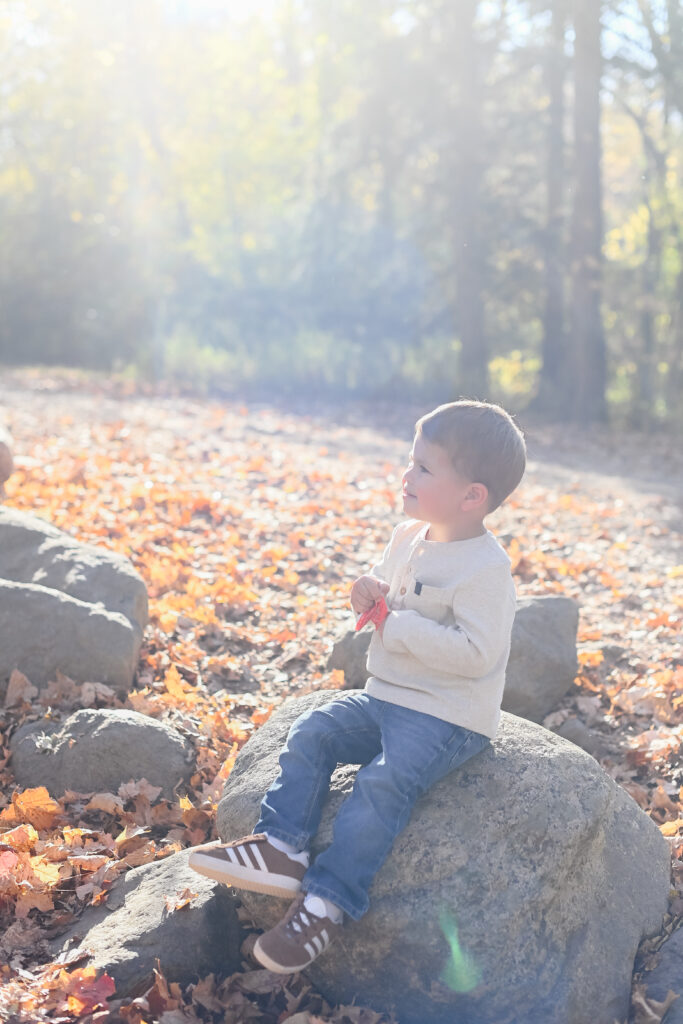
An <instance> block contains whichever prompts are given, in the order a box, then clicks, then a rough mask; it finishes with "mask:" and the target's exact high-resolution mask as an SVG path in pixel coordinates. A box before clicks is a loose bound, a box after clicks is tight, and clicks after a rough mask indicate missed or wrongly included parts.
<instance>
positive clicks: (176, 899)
mask: <svg viewBox="0 0 683 1024" xmlns="http://www.w3.org/2000/svg"><path fill="white" fill-rule="evenodd" d="M198 895H199V893H196V892H192V890H191V889H183V891H182V892H181V893H176V895H175V896H164V903H165V904H166V909H167V910H168V912H169V913H173V911H175V910H182V909H183V907H188V906H189V905H190V903H192V901H193V900H196V899H197V896H198Z"/></svg>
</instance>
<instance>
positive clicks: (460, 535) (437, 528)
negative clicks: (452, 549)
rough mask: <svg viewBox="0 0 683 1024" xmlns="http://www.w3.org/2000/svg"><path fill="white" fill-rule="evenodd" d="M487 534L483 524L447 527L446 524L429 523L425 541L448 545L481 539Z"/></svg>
mask: <svg viewBox="0 0 683 1024" xmlns="http://www.w3.org/2000/svg"><path fill="white" fill-rule="evenodd" d="M486 532H487V530H486V526H485V525H484V523H483V522H479V523H468V524H467V525H463V524H461V525H459V526H449V525H448V524H447V523H430V524H429V526H428V528H427V532H426V533H425V540H431V541H435V542H436V543H442V544H448V543H449V542H450V541H454V540H471V539H472V538H473V537H483V536H484V534H485V533H486Z"/></svg>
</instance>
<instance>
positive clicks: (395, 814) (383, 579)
mask: <svg viewBox="0 0 683 1024" xmlns="http://www.w3.org/2000/svg"><path fill="white" fill-rule="evenodd" d="M525 465H526V445H525V441H524V437H523V434H522V432H521V431H520V430H519V428H518V427H517V426H516V424H515V423H514V422H513V420H512V418H511V417H510V416H509V414H508V413H507V412H505V411H504V410H503V409H502V408H500V406H497V405H492V404H489V403H486V402H479V401H470V400H464V399H462V400H460V401H457V402H451V403H447V404H445V405H440V406H439V407H438V408H436V409H435V410H434V411H433V412H431V413H429V414H427V415H425V416H423V417H421V418H420V419H419V420H418V421H417V423H416V425H415V439H414V443H413V448H412V451H411V453H410V458H409V462H408V466H407V468H406V470H405V472H404V474H403V506H404V509H405V512H406V514H407V516H409V517H410V518H408V519H407V520H406V521H404V522H401V523H399V525H398V526H397V527H396V528H395V529H394V531H393V533H392V535H391V539H390V540H389V543H388V544H387V546H386V549H385V551H384V554H383V556H382V558H381V560H380V561H379V562H378V563H377V564H376V565H374V566H373V567H372V569H371V571H370V573H369V574H368V575H364V576H361V577H360V578H359V579H357V580H356V581H355V583H354V584H353V586H352V588H351V606H352V608H353V610H354V612H356V614H357V615H358V616H360V614H362V613H363V612H365V611H368V610H369V609H371V608H372V607H373V605H374V604H375V602H377V600H378V599H379V598H382V597H383V598H384V599H385V601H386V604H387V607H388V608H389V614H388V615H387V617H386V618H385V619H384V620H383V621H382V622H381V623H380V625H379V626H378V627H377V628H376V630H375V632H374V633H373V635H372V637H371V640H370V647H369V649H368V658H367V668H368V671H369V672H371V673H372V674H371V676H370V678H369V679H368V680H367V683H366V685H365V689H364V690H363V691H362V692H360V693H358V692H356V693H349V694H345V695H341V696H339V697H336V698H335V699H334V700H331V701H330V702H329V703H328V704H325V705H323V706H322V707H319V708H317V709H315V710H313V711H308V712H306V713H304V714H302V715H300V717H299V718H298V719H297V720H296V721H295V722H294V723H293V725H292V727H291V729H290V731H289V735H288V737H287V741H286V744H285V747H284V750H283V751H282V754H281V755H280V761H279V763H280V772H279V774H278V776H277V778H276V779H275V781H274V782H273V784H272V785H271V787H270V788H269V790H268V792H267V793H266V794H265V796H264V798H263V801H262V804H261V812H260V817H259V821H258V822H257V823H256V825H255V827H254V833H253V834H252V835H249V836H245V837H244V838H242V839H236V840H234V841H233V842H230V843H214V844H208V845H206V846H204V847H197V848H196V849H195V850H193V851H192V853H191V854H190V858H189V863H190V865H191V867H193V868H194V869H195V870H196V871H198V872H200V874H203V875H208V876H209V877H210V878H214V879H217V880H219V881H221V882H225V883H226V884H228V885H234V886H236V887H238V888H242V889H251V890H255V891H257V892H265V893H271V894H273V895H277V896H290V897H291V896H296V899H295V900H294V902H293V903H292V905H291V907H290V908H289V910H288V912H287V913H286V915H285V916H284V918H283V919H282V921H281V922H280V923H279V924H277V925H276V926H275V927H274V928H271V929H270V930H269V931H267V932H265V933H264V934H263V935H261V936H260V937H259V938H258V940H257V942H256V945H255V947H254V955H255V956H256V958H257V959H258V960H259V962H260V963H261V964H263V966H264V967H267V968H268V969H269V970H271V971H277V972H280V973H290V972H294V971H299V970H302V969H303V968H304V967H307V966H308V964H310V963H311V962H312V961H313V960H314V959H315V958H316V957H317V956H318V955H319V954H320V953H321V952H322V951H323V950H324V949H325V948H326V947H327V945H328V944H329V943H330V941H331V940H332V939H333V937H334V936H335V934H336V933H337V932H338V930H339V928H340V927H341V926H342V924H343V917H344V914H348V915H349V917H351V918H353V919H354V920H358V919H359V918H360V917H362V915H363V914H364V913H365V912H366V911H367V909H368V906H369V901H368V890H369V888H370V885H371V882H372V879H373V877H374V875H375V874H376V872H377V871H378V870H379V868H380V867H381V865H382V864H383V863H384V861H385V860H386V858H387V856H388V854H389V852H390V850H391V847H392V844H393V842H394V840H395V838H396V836H397V835H398V833H399V832H400V831H401V829H402V828H403V827H404V826H405V825H406V823H407V821H408V818H409V816H410V813H411V810H412V807H413V804H414V803H415V801H416V799H417V798H418V797H419V796H420V795H421V794H422V793H424V792H425V791H426V790H427V789H428V788H429V787H430V786H432V785H434V783H435V782H437V781H438V780H439V779H440V778H442V777H443V776H444V775H446V774H447V773H448V772H450V771H452V770H453V769H455V768H456V767H458V766H459V765H461V764H463V762H465V761H466V760H468V759H469V758H471V757H473V756H475V755H476V754H477V753H479V752H480V751H481V750H483V749H484V748H485V747H487V746H489V745H490V743H491V740H492V739H493V738H494V737H495V734H496V730H497V727H498V722H499V720H500V705H501V701H502V698H503V687H504V684H505V667H506V664H507V660H508V655H509V652H510V637H511V632H512V623H513V620H514V616H515V608H516V594H515V585H514V581H513V578H512V574H511V571H510V564H511V563H510V559H509V557H508V555H507V554H506V552H505V551H504V549H503V548H502V547H501V545H500V544H499V543H498V541H497V540H496V538H495V537H494V535H493V534H492V533H491V532H490V530H488V529H487V528H486V527H485V526H484V524H483V519H484V517H485V516H487V515H488V514H489V513H490V512H492V511H493V510H494V509H496V508H498V506H499V505H500V504H501V503H502V502H503V501H504V500H505V498H506V497H507V496H508V495H509V494H510V493H511V492H512V491H513V490H514V489H515V488H516V487H517V485H518V483H519V482H520V480H521V478H522V476H523V474H524V469H525ZM338 763H346V764H359V765H361V766H362V767H361V768H360V769H359V771H358V774H357V776H356V780H355V783H354V786H353V790H352V792H351V793H350V794H349V796H348V797H347V798H346V800H345V801H344V803H343V804H342V806H341V808H340V810H339V812H338V814H337V817H336V819H335V823H334V829H333V838H332V842H331V844H330V845H329V846H328V847H327V849H326V850H324V851H323V852H322V853H321V854H320V855H319V856H318V857H317V858H316V859H315V861H314V862H313V864H310V865H309V855H308V852H307V849H308V846H309V844H310V840H311V838H312V837H313V836H314V835H315V834H316V832H317V829H318V825H319V823H320V816H321V812H322V807H323V803H324V800H325V797H326V795H327V792H328V787H329V782H330V777H331V775H332V772H333V771H334V769H335V768H336V766H337V764H338Z"/></svg>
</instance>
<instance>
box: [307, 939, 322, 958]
mask: <svg viewBox="0 0 683 1024" xmlns="http://www.w3.org/2000/svg"><path fill="white" fill-rule="evenodd" d="M304 949H305V950H306V952H307V953H308V955H309V956H311V957H316V956H317V955H318V953H319V952H320V951H319V950H317V949H314V948H313V946H312V945H311V944H310V942H306V943H305V944H304Z"/></svg>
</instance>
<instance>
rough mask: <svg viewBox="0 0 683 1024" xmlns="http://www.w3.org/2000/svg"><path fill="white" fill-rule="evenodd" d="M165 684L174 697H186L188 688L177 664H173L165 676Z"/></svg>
mask: <svg viewBox="0 0 683 1024" xmlns="http://www.w3.org/2000/svg"><path fill="white" fill-rule="evenodd" d="M164 686H165V687H166V689H167V690H168V692H169V693H170V695H171V696H172V697H177V698H179V699H181V700H182V699H183V698H184V697H185V693H186V691H187V689H188V687H187V684H186V682H185V680H184V679H183V677H182V676H181V675H180V672H179V671H178V669H177V668H176V667H175V665H171V667H170V668H169V670H168V672H167V673H166V675H165V676H164Z"/></svg>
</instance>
